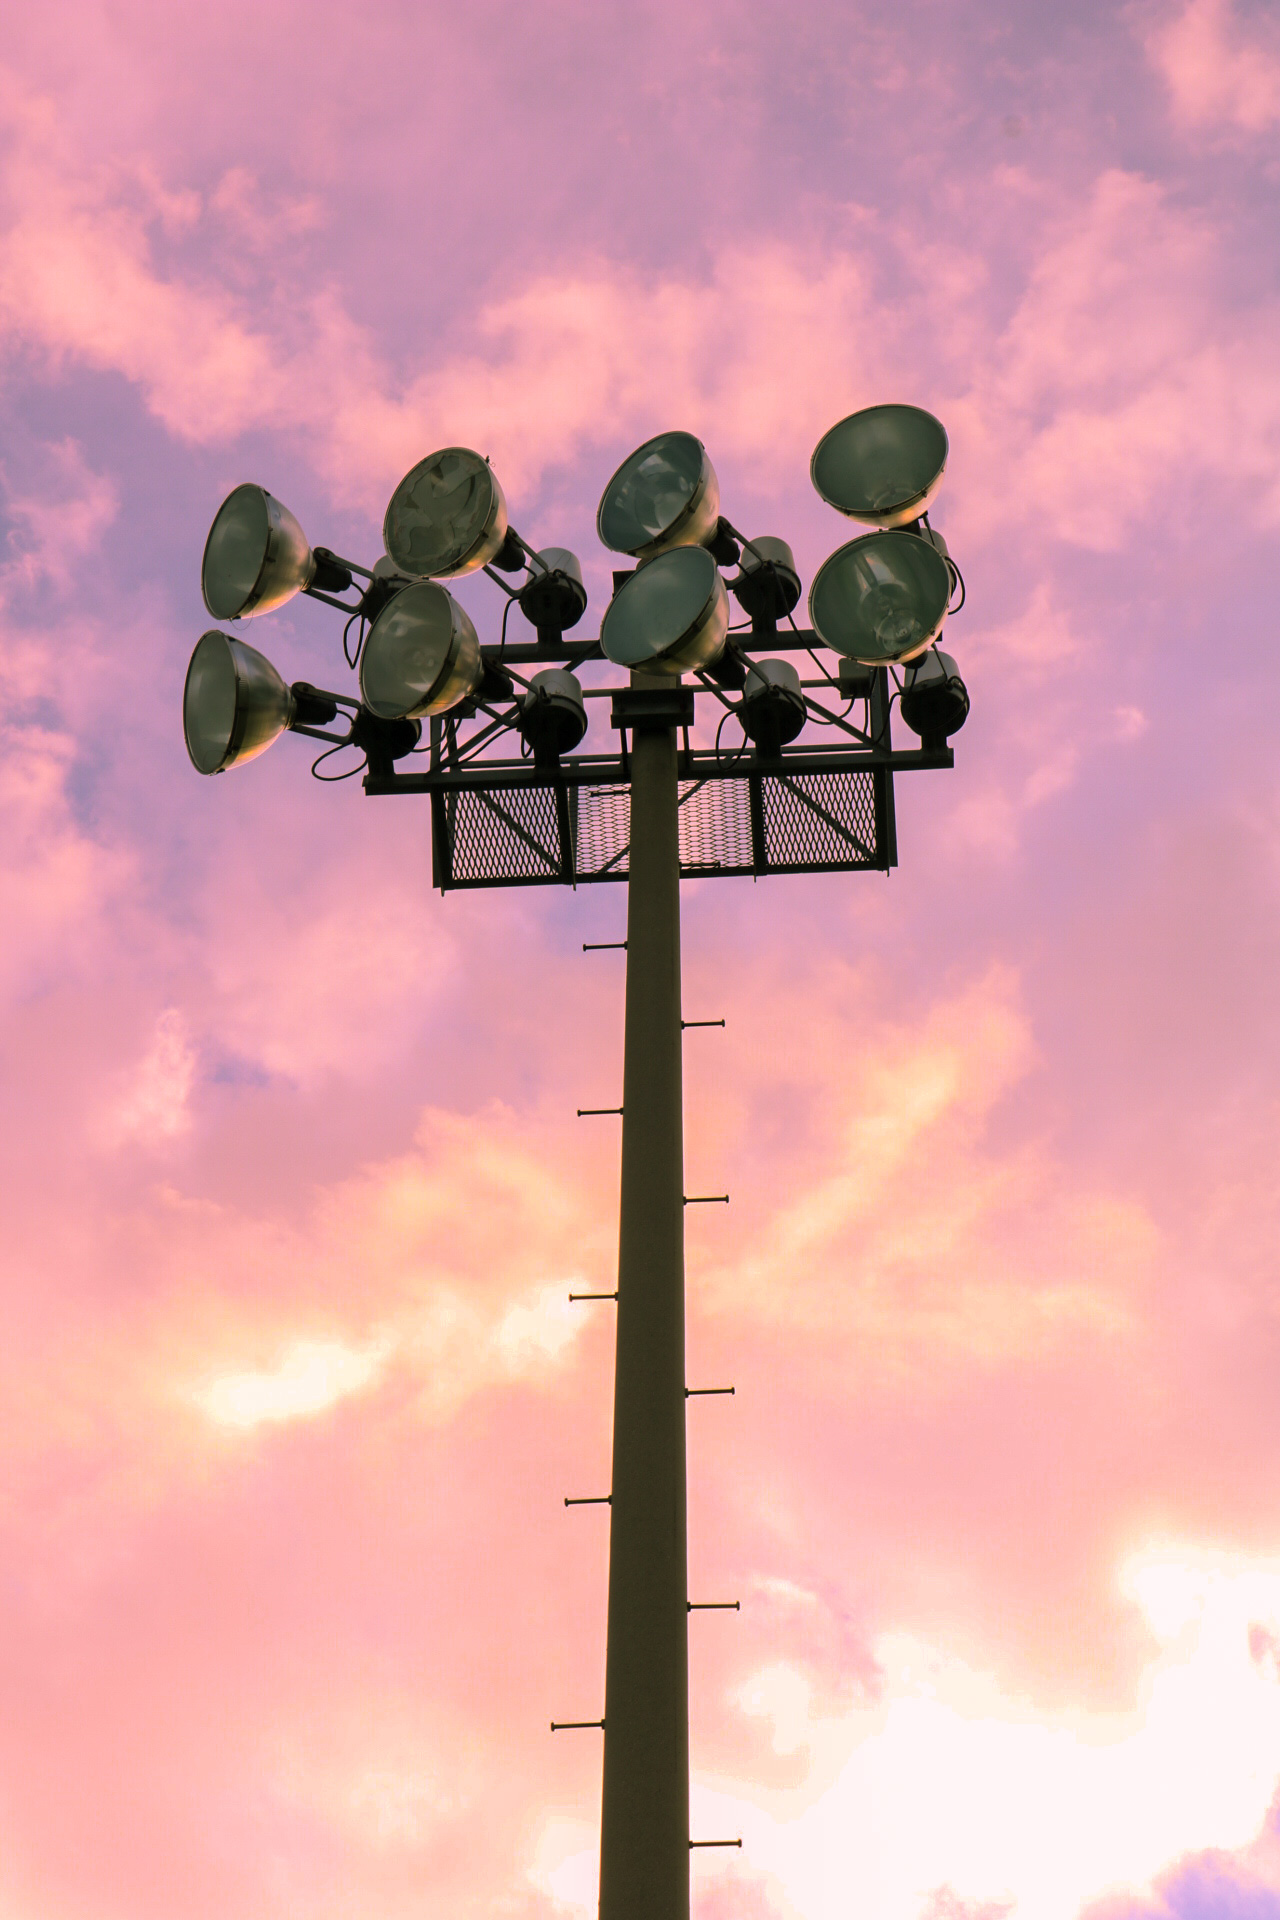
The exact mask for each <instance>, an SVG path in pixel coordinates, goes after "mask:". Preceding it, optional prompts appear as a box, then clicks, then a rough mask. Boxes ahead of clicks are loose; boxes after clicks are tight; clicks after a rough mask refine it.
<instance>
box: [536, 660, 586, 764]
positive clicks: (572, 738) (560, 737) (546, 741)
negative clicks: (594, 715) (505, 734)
mask: <svg viewBox="0 0 1280 1920" xmlns="http://www.w3.org/2000/svg"><path fill="white" fill-rule="evenodd" d="M520 731H521V733H522V734H523V735H524V737H525V739H526V740H527V741H528V742H529V745H530V746H531V747H532V748H533V757H534V760H535V761H536V762H537V764H538V765H539V766H540V767H545V766H555V765H556V764H557V763H558V761H559V759H560V755H561V754H562V753H571V752H572V751H573V749H574V747H576V746H577V744H578V742H579V741H580V740H581V739H582V737H583V735H584V734H585V733H586V731H587V707H586V702H585V701H584V700H583V697H582V685H581V682H580V681H579V680H578V677H577V675H576V674H572V673H570V672H568V670H567V669H566V668H564V667H548V668H546V670H545V671H544V672H542V673H535V674H534V676H533V678H532V680H530V682H529V691H528V692H527V693H526V694H525V696H524V698H523V699H522V700H521V702H520Z"/></svg>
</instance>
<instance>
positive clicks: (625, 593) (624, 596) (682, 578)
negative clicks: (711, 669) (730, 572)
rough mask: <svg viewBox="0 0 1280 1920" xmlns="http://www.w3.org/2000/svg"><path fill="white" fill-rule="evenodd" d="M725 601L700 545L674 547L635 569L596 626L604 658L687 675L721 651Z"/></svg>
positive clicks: (649, 670) (716, 574)
mask: <svg viewBox="0 0 1280 1920" xmlns="http://www.w3.org/2000/svg"><path fill="white" fill-rule="evenodd" d="M728 630H729V601H728V597H727V595H726V593H725V590H724V581H723V580H722V579H721V578H720V569H719V568H718V567H717V565H716V563H715V561H714V560H713V559H712V558H711V555H710V554H709V553H708V552H707V550H706V548H705V547H676V548H674V549H673V550H672V551H671V552H670V553H663V554H659V556H658V558H657V559H656V560H649V561H646V563H645V565H644V566H642V567H637V569H636V571H635V572H634V573H633V574H631V575H630V576H629V577H628V578H627V580H626V581H625V582H624V583H623V585H622V587H621V588H620V589H619V591H618V593H616V594H615V596H614V598H613V600H612V602H611V603H610V606H609V609H608V611H607V612H606V614H605V616H604V620H603V621H602V623H601V627H600V645H601V648H602V649H603V652H604V655H605V658H606V659H608V660H612V661H613V663H614V665H615V666H617V667H632V668H635V669H637V670H639V671H640V672H644V673H692V672H695V671H696V670H697V669H698V668H699V667H707V666H710V665H711V663H712V662H713V661H715V660H718V659H719V657H720V655H721V654H722V653H723V651H724V641H725V635H726V633H727V632H728Z"/></svg>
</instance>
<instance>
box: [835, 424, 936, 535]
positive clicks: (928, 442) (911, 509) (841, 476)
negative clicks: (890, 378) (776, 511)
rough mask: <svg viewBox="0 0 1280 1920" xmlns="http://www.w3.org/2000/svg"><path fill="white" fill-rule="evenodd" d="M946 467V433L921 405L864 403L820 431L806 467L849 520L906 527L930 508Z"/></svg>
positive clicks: (883, 525)
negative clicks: (872, 404)
mask: <svg viewBox="0 0 1280 1920" xmlns="http://www.w3.org/2000/svg"><path fill="white" fill-rule="evenodd" d="M946 466H947V435H946V429H945V428H944V427H943V425H942V422H941V421H940V420H935V419H934V417H933V415H932V414H931V413H926V412H925V410H924V408H923V407H906V406H884V407H863V408H862V410H861V412H859V413H851V414H849V416H848V418H847V419H844V420H841V421H839V422H837V424H836V425H835V426H834V427H832V428H831V429H830V430H829V431H828V432H827V433H824V434H823V436H822V438H821V440H819V442H818V444H817V447H816V448H815V449H814V455H813V459H812V461H811V462H810V465H809V472H810V474H811V475H812V478H813V484H814V486H815V487H816V488H817V490H818V492H819V493H820V494H821V495H822V498H823V499H824V500H825V501H826V502H827V503H828V505H829V506H833V507H835V508H837V509H838V511H839V512H841V513H847V514H848V516H849V518H850V519H851V520H863V521H865V522H866V523H867V524H868V525H869V526H873V527H904V526H906V525H907V523H908V522H909V521H911V520H918V519H919V518H920V515H921V514H922V513H923V512H924V511H925V509H926V508H927V507H928V505H929V502H930V501H931V500H932V499H933V496H934V495H935V493H937V491H938V488H939V487H940V486H941V484H942V476H943V474H944V473H945V471H946Z"/></svg>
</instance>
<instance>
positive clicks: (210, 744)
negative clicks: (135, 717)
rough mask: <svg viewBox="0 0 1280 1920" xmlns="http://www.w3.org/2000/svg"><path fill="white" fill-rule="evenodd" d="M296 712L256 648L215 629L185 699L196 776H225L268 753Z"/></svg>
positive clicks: (200, 647) (200, 648)
mask: <svg viewBox="0 0 1280 1920" xmlns="http://www.w3.org/2000/svg"><path fill="white" fill-rule="evenodd" d="M296 710H297V708H296V703H295V700H294V696H293V694H292V692H291V691H290V689H289V688H288V687H287V686H286V685H285V683H284V681H283V680H282V679H281V678H280V675H279V674H278V673H277V672H276V670H275V668H274V667H273V666H272V664H271V662H270V661H269V660H268V659H266V658H265V656H264V655H263V654H260V653H259V652H258V650H257V648H256V647H250V646H247V645H246V644H245V642H244V641H243V640H233V639H232V638H231V635H230V634H229V633H220V632H219V630H218V629H217V627H212V628H210V630H209V632H208V633H206V634H202V635H201V637H200V639H199V640H198V641H197V642H196V649H195V652H194V653H193V654H192V656H191V664H190V666H189V667H188V668H187V684H186V686H185V688H184V689H183V694H182V730H183V732H184V734H185V735H186V740H187V752H188V753H189V754H190V755H191V764H192V766H193V767H194V768H195V769H196V772H197V773H223V772H225V770H226V769H227V768H228V767H235V766H239V765H240V763H241V762H242V761H244V760H253V759H254V758H256V756H257V755H258V754H260V753H265V752H266V750H267V748H268V747H269V746H270V745H271V743H272V741H273V740H277V739H279V737H280V735H281V734H282V733H283V732H284V731H285V728H286V727H288V726H289V725H290V724H291V723H292V721H293V718H294V715H295V713H296Z"/></svg>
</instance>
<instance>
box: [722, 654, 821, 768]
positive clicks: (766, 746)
mask: <svg viewBox="0 0 1280 1920" xmlns="http://www.w3.org/2000/svg"><path fill="white" fill-rule="evenodd" d="M739 717H740V718H741V721H742V730H743V732H744V733H745V734H746V736H747V738H748V739H749V740H754V741H755V743H756V745H757V747H759V748H760V750H761V752H762V753H766V754H776V753H779V752H780V751H781V749H782V748H783V747H784V746H786V745H787V743H788V741H791V740H794V739H795V737H796V735H797V734H798V733H799V732H800V731H801V729H802V727H803V726H804V723H805V721H806V720H807V719H808V717H809V711H808V708H807V707H806V706H805V702H804V692H803V689H802V688H801V685H800V675H799V673H798V672H797V671H796V669H795V667H793V666H792V664H791V662H790V660H756V661H753V663H752V665H751V668H750V670H749V671H748V674H747V684H746V687H745V688H744V690H743V695H742V705H741V707H740V708H739Z"/></svg>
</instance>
